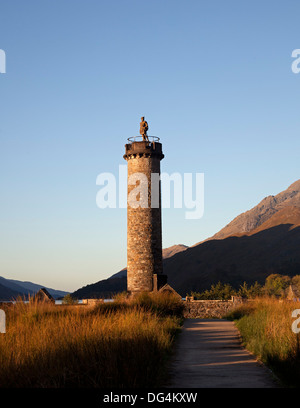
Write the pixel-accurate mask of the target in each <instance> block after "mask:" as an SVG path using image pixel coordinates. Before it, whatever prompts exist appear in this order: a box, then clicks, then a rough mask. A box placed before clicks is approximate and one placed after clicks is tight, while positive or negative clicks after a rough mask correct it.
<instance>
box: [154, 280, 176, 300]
mask: <svg viewBox="0 0 300 408" xmlns="http://www.w3.org/2000/svg"><path fill="white" fill-rule="evenodd" d="M158 292H159V293H162V292H166V293H171V294H173V295H175V296H178V297H180V299H181V296H180V295H179V293H177V292H176V290H175V289H173V288H172V286H170V285H169V284H168V283H166V284H165V285H164V286H162V287H161V288H160V289H159V291H158Z"/></svg>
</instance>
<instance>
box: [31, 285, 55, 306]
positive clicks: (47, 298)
mask: <svg viewBox="0 0 300 408" xmlns="http://www.w3.org/2000/svg"><path fill="white" fill-rule="evenodd" d="M33 298H34V300H37V301H38V302H53V303H54V302H55V299H54V298H53V296H51V295H50V293H49V292H48V290H47V289H46V288H41V289H40V290H39V291H38V292H37V293H36V294H35V295H34V297H33Z"/></svg>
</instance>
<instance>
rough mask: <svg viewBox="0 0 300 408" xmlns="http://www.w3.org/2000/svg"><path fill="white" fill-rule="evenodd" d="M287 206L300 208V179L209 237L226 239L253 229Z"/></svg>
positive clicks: (266, 198)
mask: <svg viewBox="0 0 300 408" xmlns="http://www.w3.org/2000/svg"><path fill="white" fill-rule="evenodd" d="M285 207H299V208H300V180H298V181H296V182H295V183H293V184H292V185H290V186H289V187H288V188H287V189H286V190H284V191H282V192H281V193H279V194H277V195H275V196H268V197H265V198H264V199H263V200H262V201H261V202H260V203H259V204H258V205H256V206H255V207H253V208H252V209H251V210H249V211H246V212H244V213H242V214H240V215H238V216H237V217H236V218H234V219H233V220H232V221H231V222H230V223H229V224H228V225H226V226H225V227H224V228H222V229H221V230H220V231H219V232H217V233H216V234H215V235H213V236H212V237H211V238H209V239H224V238H227V237H229V236H232V235H234V234H239V233H243V232H245V233H247V232H250V231H253V230H254V229H255V228H257V227H259V226H260V225H262V224H263V223H264V222H265V221H267V220H268V219H269V218H271V217H272V216H273V215H274V214H276V213H277V212H278V211H280V210H281V209H283V208H285Z"/></svg>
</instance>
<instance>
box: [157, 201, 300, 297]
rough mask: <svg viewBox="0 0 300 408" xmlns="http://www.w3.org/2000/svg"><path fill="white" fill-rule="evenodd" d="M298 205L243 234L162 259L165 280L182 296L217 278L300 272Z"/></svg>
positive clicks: (243, 278) (245, 278)
mask: <svg viewBox="0 0 300 408" xmlns="http://www.w3.org/2000/svg"><path fill="white" fill-rule="evenodd" d="M299 247H300V208H297V207H285V208H283V209H281V210H279V211H278V212H276V213H275V214H274V215H273V216H272V217H271V218H269V219H268V220H267V221H266V222H265V223H264V224H261V225H260V226H259V227H257V228H256V229H255V230H252V231H251V232H248V233H244V234H241V233H240V234H235V235H233V236H231V237H227V238H225V239H220V240H209V241H206V242H203V243H202V244H199V245H196V246H194V247H191V248H189V249H187V250H186V251H185V252H183V253H179V254H177V255H175V256H173V257H171V258H169V259H167V260H166V262H165V269H164V270H165V273H166V274H167V275H168V282H169V283H170V285H171V286H173V287H174V289H176V290H177V291H178V292H179V293H181V294H182V295H183V296H184V295H185V294H186V293H187V292H190V291H191V290H194V291H201V290H203V289H207V288H209V287H210V285H211V284H213V283H216V282H218V281H221V282H224V283H230V284H232V285H234V286H238V285H239V284H241V283H243V281H247V282H249V283H251V282H252V283H253V282H255V281H256V280H257V281H258V282H260V283H263V282H264V280H265V278H266V277H267V276H268V275H270V274H271V273H283V274H288V275H291V276H292V275H295V274H299V273H300V251H299Z"/></svg>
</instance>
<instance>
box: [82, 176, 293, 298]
mask: <svg viewBox="0 0 300 408" xmlns="http://www.w3.org/2000/svg"><path fill="white" fill-rule="evenodd" d="M299 248H300V180H298V181H297V182H295V183H294V184H292V185H291V186H290V187H289V188H288V189H286V190H285V191H283V192H282V193H279V194H277V195H276V196H269V197H266V198H265V199H264V200H262V201H261V202H260V203H259V204H258V205H257V206H256V207H254V208H253V209H251V210H250V211H247V212H245V213H243V214H241V215H239V216H238V217H236V218H235V219H234V220H233V221H232V222H231V223H229V224H228V225H227V226H226V227H225V228H223V229H222V230H221V231H220V232H219V233H217V234H215V235H214V236H213V237H211V238H210V239H208V240H206V241H204V242H201V243H199V244H196V245H194V246H192V247H189V248H187V249H185V250H184V251H182V252H179V253H176V254H174V255H172V256H170V257H168V258H166V259H164V273H166V274H167V275H168V283H169V284H170V285H171V286H172V287H173V288H174V289H175V290H176V291H177V292H178V293H180V294H181V295H182V296H185V295H186V294H187V293H190V292H191V291H202V290H205V289H208V288H210V286H211V284H214V283H216V282H218V281H221V282H224V283H230V284H231V285H233V286H234V287H238V286H239V285H240V284H242V283H243V282H244V281H247V282H248V283H249V284H251V283H254V282H255V281H258V282H259V283H264V281H265V278H266V277H267V276H268V275H270V274H272V273H281V274H287V275H290V276H293V275H296V274H300V250H299ZM121 272H122V274H121V275H119V274H120V273H118V274H116V275H114V278H113V279H114V281H112V280H113V279H107V280H105V281H100V282H98V283H96V284H94V285H97V290H96V289H95V288H96V287H95V286H94V285H89V286H87V287H85V288H83V289H86V290H85V291H84V292H80V291H82V290H83V289H80V290H79V291H77V293H79V294H81V293H84V294H85V297H89V290H90V293H93V295H94V296H95V297H102V296H103V295H102V293H108V292H110V293H113V292H118V291H119V290H118V289H117V288H120V291H122V290H126V269H124V270H122V271H121ZM118 275H119V276H121V277H118ZM108 288H109V291H107V289H108ZM87 289H88V290H87ZM75 293H76V292H75ZM79 297H80V296H79Z"/></svg>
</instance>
